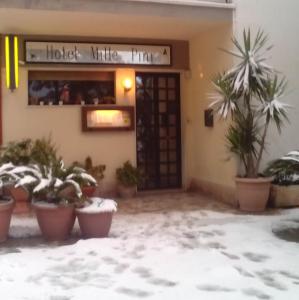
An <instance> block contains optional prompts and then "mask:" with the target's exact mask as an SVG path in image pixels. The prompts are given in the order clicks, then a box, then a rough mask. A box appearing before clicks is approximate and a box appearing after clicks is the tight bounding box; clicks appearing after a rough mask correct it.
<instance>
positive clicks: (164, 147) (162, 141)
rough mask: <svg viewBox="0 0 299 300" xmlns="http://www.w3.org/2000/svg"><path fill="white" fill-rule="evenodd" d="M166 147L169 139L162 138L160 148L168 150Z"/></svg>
mask: <svg viewBox="0 0 299 300" xmlns="http://www.w3.org/2000/svg"><path fill="white" fill-rule="evenodd" d="M166 149H167V141H166V140H160V150H166Z"/></svg>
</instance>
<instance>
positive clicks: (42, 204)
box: [31, 201, 74, 210]
mask: <svg viewBox="0 0 299 300" xmlns="http://www.w3.org/2000/svg"><path fill="white" fill-rule="evenodd" d="M31 205H32V207H34V208H39V209H45V210H53V209H58V208H74V205H72V204H68V205H59V204H54V203H47V202H42V201H36V202H32V203H31Z"/></svg>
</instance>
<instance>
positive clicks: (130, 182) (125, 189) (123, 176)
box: [116, 161, 141, 198]
mask: <svg viewBox="0 0 299 300" xmlns="http://www.w3.org/2000/svg"><path fill="white" fill-rule="evenodd" d="M116 178H117V181H118V193H119V195H120V196H121V197H122V198H130V197H133V196H135V195H136V192H137V185H138V183H139V182H140V180H141V174H140V172H139V170H138V169H137V168H136V167H134V166H133V165H132V164H131V162H130V161H126V162H125V163H124V164H123V166H122V167H121V168H118V169H117V170H116Z"/></svg>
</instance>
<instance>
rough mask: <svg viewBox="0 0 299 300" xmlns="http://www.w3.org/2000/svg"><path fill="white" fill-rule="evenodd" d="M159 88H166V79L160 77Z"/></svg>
mask: <svg viewBox="0 0 299 300" xmlns="http://www.w3.org/2000/svg"><path fill="white" fill-rule="evenodd" d="M158 87H159V88H166V78H164V77H159V79H158Z"/></svg>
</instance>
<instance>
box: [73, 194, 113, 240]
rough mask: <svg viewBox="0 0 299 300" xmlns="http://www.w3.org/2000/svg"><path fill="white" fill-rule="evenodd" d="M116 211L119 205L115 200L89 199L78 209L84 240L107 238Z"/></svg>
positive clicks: (77, 213)
mask: <svg viewBox="0 0 299 300" xmlns="http://www.w3.org/2000/svg"><path fill="white" fill-rule="evenodd" d="M116 210H117V204H116V202H115V201H114V200H111V199H103V198H98V197H91V198H88V199H87V201H85V202H84V204H83V206H82V207H81V208H77V209H76V215H77V217H78V222H79V226H80V230H81V234H82V236H83V237H84V238H102V237H107V236H108V234H109V231H110V227H111V223H112V218H113V214H114V213H115V212H116Z"/></svg>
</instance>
